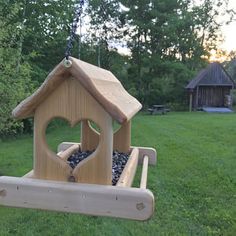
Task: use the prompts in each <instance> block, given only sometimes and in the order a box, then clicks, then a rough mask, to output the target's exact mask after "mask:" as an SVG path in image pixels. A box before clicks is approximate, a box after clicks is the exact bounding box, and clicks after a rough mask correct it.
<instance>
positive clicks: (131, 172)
mask: <svg viewBox="0 0 236 236" xmlns="http://www.w3.org/2000/svg"><path fill="white" fill-rule="evenodd" d="M138 156H139V150H138V148H134V149H133V150H132V152H131V155H130V157H129V159H128V162H127V163H126V165H125V168H124V170H123V172H122V174H121V176H120V179H119V181H118V182H117V184H116V186H120V187H131V186H132V183H133V180H134V176H135V173H136V169H137V166H138Z"/></svg>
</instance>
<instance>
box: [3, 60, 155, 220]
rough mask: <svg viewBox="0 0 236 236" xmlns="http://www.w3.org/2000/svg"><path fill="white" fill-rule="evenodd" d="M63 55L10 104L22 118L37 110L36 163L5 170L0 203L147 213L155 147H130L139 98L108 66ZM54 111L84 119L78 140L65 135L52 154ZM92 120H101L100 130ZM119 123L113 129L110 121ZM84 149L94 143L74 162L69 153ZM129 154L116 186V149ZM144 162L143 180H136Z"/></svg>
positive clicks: (130, 214)
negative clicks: (23, 169)
mask: <svg viewBox="0 0 236 236" xmlns="http://www.w3.org/2000/svg"><path fill="white" fill-rule="evenodd" d="M70 60H71V63H72V65H71V66H70V67H69V68H67V67H65V66H64V65H63V62H61V63H60V64H59V65H58V66H57V67H56V68H55V69H54V70H53V71H52V72H51V73H50V74H49V76H48V78H47V79H46V80H45V82H44V83H43V84H42V86H41V87H40V88H39V89H38V90H37V91H36V92H35V93H34V94H32V95H31V96H30V97H28V98H26V99H25V100H24V101H22V102H21V103H20V104H19V105H18V106H17V107H16V108H15V109H14V111H13V116H14V117H15V118H17V119H22V118H26V117H32V116H34V167H33V170H32V171H30V172H29V173H27V174H26V175H24V176H23V177H6V176H1V177H0V205H4V206H13V207H24V208H35V209H43V210H55V211H63V212H74V213H82V214H89V215H97V216H112V217H120V218H127V219H135V220H146V219H148V218H150V217H151V216H152V214H153V210H154V196H153V194H152V192H151V191H150V190H148V189H147V188H146V186H147V173H148V165H155V164H156V150H155V149H153V148H146V147H134V146H131V143H130V140H131V138H130V137H131V118H132V117H133V116H134V115H135V114H136V113H137V112H138V111H139V110H140V109H141V104H140V103H139V102H138V101H137V100H136V99H135V98H134V97H132V96H131V95H129V94H128V93H127V92H126V91H125V89H124V88H123V86H122V85H121V84H120V82H119V81H118V80H117V79H116V78H115V76H114V75H113V74H112V73H111V72H109V71H106V70H103V69H101V68H98V67H96V66H93V65H90V64H88V63H85V62H83V61H80V60H77V59H75V58H70ZM55 117H61V118H64V119H66V120H67V121H68V122H69V123H70V124H71V126H74V125H76V124H77V123H78V122H80V121H81V143H69V142H63V143H61V144H60V145H59V146H58V152H57V154H55V153H53V152H52V151H51V150H50V149H49V148H48V145H47V143H46V138H45V131H46V128H47V125H48V123H49V122H50V121H51V120H52V119H53V118H55ZM89 120H92V121H93V122H95V123H96V124H98V126H99V128H100V133H98V132H97V131H96V130H95V129H93V128H92V126H91V124H90V122H89ZM113 120H116V121H117V122H119V123H120V124H121V128H120V129H119V130H118V131H116V132H115V133H113V128H112V122H113ZM79 149H81V150H82V151H85V150H95V151H94V152H93V153H92V154H91V155H90V156H88V157H87V158H86V159H84V160H82V161H81V162H80V163H79V164H78V165H77V166H76V167H75V168H72V167H71V166H70V165H69V164H68V163H67V159H68V158H69V157H70V156H71V155H72V154H73V153H75V152H76V151H78V150H79ZM113 150H118V151H119V152H124V153H130V157H129V159H128V161H127V163H126V165H125V167H124V169H123V171H122V174H121V176H120V178H119V180H118V182H117V183H116V185H115V186H112V152H113ZM138 164H141V165H142V166H143V167H142V175H141V181H140V187H139V188H134V187H132V183H133V179H134V176H135V173H136V169H137V165H138Z"/></svg>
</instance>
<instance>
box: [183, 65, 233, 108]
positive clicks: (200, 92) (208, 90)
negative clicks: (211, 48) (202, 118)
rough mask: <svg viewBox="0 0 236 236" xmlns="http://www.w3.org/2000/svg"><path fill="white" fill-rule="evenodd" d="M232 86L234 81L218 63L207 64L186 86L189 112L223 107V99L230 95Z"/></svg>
mask: <svg viewBox="0 0 236 236" xmlns="http://www.w3.org/2000/svg"><path fill="white" fill-rule="evenodd" d="M234 86H235V84H234V81H233V80H232V78H231V77H230V76H229V75H228V73H227V72H226V71H225V69H224V68H223V67H222V66H221V64H220V63H217V62H214V63H211V64H209V65H208V67H207V68H205V69H203V70H201V71H200V72H199V73H198V74H197V76H196V77H195V78H194V79H193V80H191V81H190V82H189V84H188V85H187V86H186V89H187V90H188V93H189V110H190V111H191V110H197V109H201V108H202V107H224V106H225V99H227V96H229V95H231V90H232V89H233V88H234Z"/></svg>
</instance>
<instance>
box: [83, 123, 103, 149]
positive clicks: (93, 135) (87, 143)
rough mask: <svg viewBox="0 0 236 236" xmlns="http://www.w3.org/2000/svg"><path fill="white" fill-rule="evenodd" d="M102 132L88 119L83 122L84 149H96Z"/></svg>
mask: <svg viewBox="0 0 236 236" xmlns="http://www.w3.org/2000/svg"><path fill="white" fill-rule="evenodd" d="M99 136H100V134H99V133H98V132H97V131H96V130H95V129H93V128H92V127H91V125H90V124H89V121H88V120H83V121H82V122H81V149H82V151H87V150H90V151H92V150H95V149H96V148H97V146H98V143H99Z"/></svg>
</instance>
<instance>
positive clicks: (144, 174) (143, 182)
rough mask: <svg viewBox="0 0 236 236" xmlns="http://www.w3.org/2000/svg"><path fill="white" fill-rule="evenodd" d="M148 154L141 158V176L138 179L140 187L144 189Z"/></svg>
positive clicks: (145, 186)
mask: <svg viewBox="0 0 236 236" xmlns="http://www.w3.org/2000/svg"><path fill="white" fill-rule="evenodd" d="M148 159H149V158H148V156H144V158H143V169H142V176H141V181H140V188H142V189H146V188H147V174H148Z"/></svg>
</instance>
